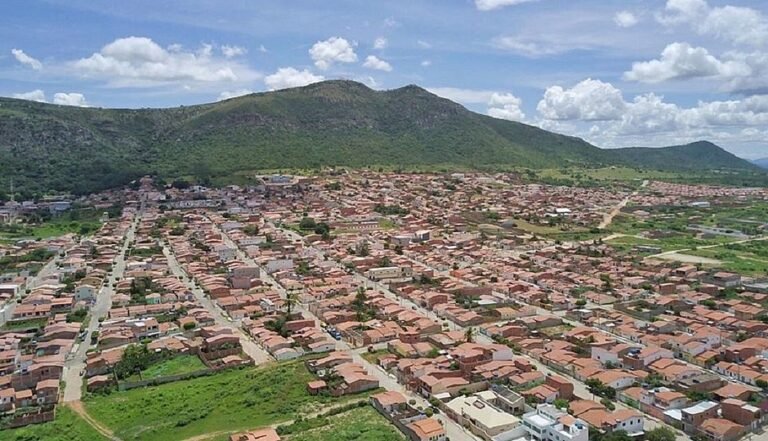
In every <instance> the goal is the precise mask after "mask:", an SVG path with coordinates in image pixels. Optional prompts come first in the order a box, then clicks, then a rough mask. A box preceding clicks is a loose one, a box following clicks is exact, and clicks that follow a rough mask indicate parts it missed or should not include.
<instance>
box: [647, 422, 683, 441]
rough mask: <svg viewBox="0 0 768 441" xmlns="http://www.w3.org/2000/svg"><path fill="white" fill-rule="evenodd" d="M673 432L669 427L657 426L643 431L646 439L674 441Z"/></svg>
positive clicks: (649, 440) (650, 440)
mask: <svg viewBox="0 0 768 441" xmlns="http://www.w3.org/2000/svg"><path fill="white" fill-rule="evenodd" d="M675 438H676V436H675V432H674V430H672V429H670V428H669V427H664V426H659V427H657V428H655V429H652V430H648V431H646V432H645V439H646V440H648V441H675Z"/></svg>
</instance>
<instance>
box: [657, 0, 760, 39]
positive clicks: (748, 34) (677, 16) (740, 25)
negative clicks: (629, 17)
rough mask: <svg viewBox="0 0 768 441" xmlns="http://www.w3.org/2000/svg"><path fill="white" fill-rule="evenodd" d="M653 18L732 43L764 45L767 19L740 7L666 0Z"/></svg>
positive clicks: (699, 1) (698, 1)
mask: <svg viewBox="0 0 768 441" xmlns="http://www.w3.org/2000/svg"><path fill="white" fill-rule="evenodd" d="M656 19H657V20H658V21H659V22H660V23H662V24H664V25H667V26H675V25H681V24H686V25H689V26H691V27H692V28H693V29H694V30H695V31H696V32H698V33H699V34H701V35H711V36H714V37H716V38H719V39H721V40H724V41H730V42H732V43H735V44H744V45H750V46H754V47H764V46H765V45H766V44H768V17H766V16H765V15H763V14H762V13H761V12H760V11H758V10H755V9H752V8H747V7H740V6H731V5H726V6H722V7H714V8H713V7H711V6H710V5H709V4H708V3H707V2H706V1H705V0H667V3H666V6H665V8H664V11H663V12H660V13H658V14H657V15H656Z"/></svg>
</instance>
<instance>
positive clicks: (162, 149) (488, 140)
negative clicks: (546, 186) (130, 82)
mask: <svg viewBox="0 0 768 441" xmlns="http://www.w3.org/2000/svg"><path fill="white" fill-rule="evenodd" d="M436 164H441V165H446V166H450V165H456V166H463V167H481V166H483V167H489V166H491V167H493V166H498V165H516V166H523V167H533V168H543V167H564V166H569V165H584V166H600V165H632V166H636V167H652V168H660V169H675V170H683V169H699V170H701V169H713V168H728V169H739V170H747V169H755V168H756V167H755V166H754V165H752V164H750V163H749V162H747V161H744V160H741V159H739V158H736V157H735V156H733V155H731V154H729V153H727V152H725V151H724V150H722V149H720V148H719V147H717V146H715V145H713V144H710V143H694V144H690V145H687V146H676V147H668V148H660V149H634V148H633V149H618V150H603V149H600V148H598V147H595V146H593V145H591V144H589V143H587V142H585V141H584V140H581V139H578V138H574V137H570V136H564V135H559V134H555V133H551V132H547V131H545V130H542V129H539V128H536V127H532V126H529V125H526V124H521V123H517V122H511V121H505V120H500V119H494V118H491V117H488V116H485V115H480V114H477V113H473V112H470V111H469V110H467V109H465V108H464V107H462V106H460V105H459V104H456V103H454V102H451V101H449V100H446V99H443V98H440V97H438V96H436V95H433V94H431V93H429V92H427V91H426V90H424V89H422V88H420V87H417V86H406V87H402V88H399V89H395V90H389V91H374V90H372V89H369V88H368V87H366V86H364V85H362V84H360V83H356V82H352V81H339V80H337V81H325V82H322V83H316V84H312V85H309V86H306V87H301V88H295V89H287V90H281V91H277V92H266V93H258V94H252V95H247V96H243V97H238V98H233V99H230V100H226V101H222V102H217V103H212V104H203V105H197V106H186V107H178V108H170V109H137V110H129V109H99V108H77V107H65V106H56V105H51V104H42V103H36V102H30V101H23V100H16V99H6V98H3V99H0V176H2V177H3V178H5V179H8V178H12V179H13V180H14V182H15V183H16V186H17V187H18V188H22V189H24V190H25V191H27V192H39V191H44V190H49V189H55V190H67V191H73V192H76V193H85V192H90V191H94V190H99V189H103V188H109V187H112V186H116V185H120V184H124V183H126V182H128V181H129V180H131V179H133V178H135V177H137V176H140V175H143V174H147V173H160V174H161V175H162V176H169V177H174V176H183V175H201V174H208V173H212V174H216V175H223V174H228V173H232V172H236V171H240V170H257V169H277V168H283V169H285V168H305V169H306V168H316V167H321V166H327V165H346V166H374V165H395V166H399V165H408V166H422V165H424V166H426V165H436ZM0 188H6V185H5V184H3V185H0Z"/></svg>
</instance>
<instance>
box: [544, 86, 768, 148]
mask: <svg viewBox="0 0 768 441" xmlns="http://www.w3.org/2000/svg"><path fill="white" fill-rule="evenodd" d="M588 81H590V82H592V84H589V85H588V87H585V86H584V85H582V86H581V87H579V85H577V86H574V87H573V88H571V89H567V90H562V89H561V88H557V86H556V87H551V88H549V89H547V93H545V97H544V99H542V101H541V102H540V103H539V106H538V107H537V109H538V111H539V117H540V118H539V119H537V120H536V121H535V123H536V124H537V125H539V126H540V127H542V128H546V129H548V130H555V131H559V132H562V133H567V134H570V135H574V136H580V137H584V138H586V139H589V140H590V141H592V142H594V143H596V144H598V145H603V146H627V145H654V144H655V145H670V144H676V143H685V142H691V141H695V140H700V139H709V140H712V141H725V142H752V141H761V142H762V141H764V139H765V134H766V130H765V127H767V126H768V95H754V96H750V97H747V98H743V99H734V100H727V101H710V102H704V101H701V102H699V103H697V104H696V105H694V106H691V107H687V108H686V107H681V106H679V105H677V104H674V103H670V102H667V101H665V100H664V97H663V96H660V95H657V94H654V93H647V94H642V95H637V96H635V97H633V98H632V99H631V100H630V101H624V100H623V99H622V98H621V92H620V91H619V90H618V89H616V88H615V87H614V86H613V85H611V84H609V83H604V82H600V81H598V80H588ZM595 82H596V83H599V84H595ZM580 84H581V83H580ZM579 89H581V92H574V90H577V91H578V90H579ZM589 90H592V91H593V93H585V92H587V91H589ZM600 91H602V92H600ZM606 96H607V97H606ZM576 103H578V106H577V105H576ZM577 107H578V108H577ZM595 109H601V110H595ZM597 116H599V118H596V117H597ZM761 137H762V138H761Z"/></svg>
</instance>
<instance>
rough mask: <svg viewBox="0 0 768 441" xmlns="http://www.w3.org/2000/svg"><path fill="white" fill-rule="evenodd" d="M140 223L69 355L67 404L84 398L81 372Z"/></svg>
mask: <svg viewBox="0 0 768 441" xmlns="http://www.w3.org/2000/svg"><path fill="white" fill-rule="evenodd" d="M138 222H139V219H138V217H137V218H135V219H134V220H133V223H132V224H131V227H130V228H129V230H128V232H127V233H126V235H125V241H124V242H123V247H122V248H121V250H120V253H118V255H117V257H116V258H115V264H114V265H112V274H111V275H110V276H109V278H108V279H107V281H106V282H105V283H104V285H103V287H102V288H101V290H99V292H98V294H97V295H96V304H94V305H93V306H92V307H91V311H90V315H89V317H90V321H89V322H88V327H87V334H86V336H85V340H83V341H82V342H80V344H78V345H76V346H75V350H74V352H73V353H70V354H69V355H68V357H67V360H66V362H65V364H64V375H63V377H62V379H63V380H64V382H65V383H66V387H65V388H64V401H65V402H71V401H78V400H80V398H82V395H83V388H82V385H83V377H81V376H80V372H82V371H83V370H84V369H85V360H86V358H87V352H88V349H89V348H90V346H91V344H90V343H91V333H92V332H93V331H95V330H97V329H98V328H99V319H100V318H102V317H106V316H107V313H108V312H109V310H110V308H112V295H113V294H114V293H115V290H114V288H112V284H113V283H115V282H116V281H117V280H118V279H120V278H122V277H123V273H124V272H125V254H126V252H127V250H128V244H130V243H131V242H132V241H133V238H134V234H135V232H136V226H137V225H138Z"/></svg>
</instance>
